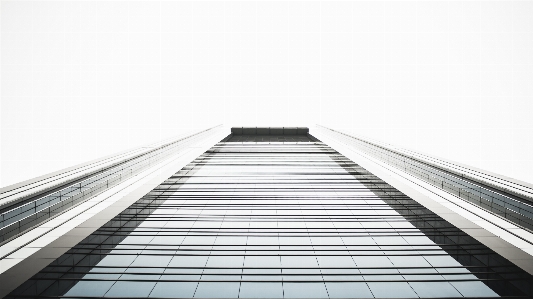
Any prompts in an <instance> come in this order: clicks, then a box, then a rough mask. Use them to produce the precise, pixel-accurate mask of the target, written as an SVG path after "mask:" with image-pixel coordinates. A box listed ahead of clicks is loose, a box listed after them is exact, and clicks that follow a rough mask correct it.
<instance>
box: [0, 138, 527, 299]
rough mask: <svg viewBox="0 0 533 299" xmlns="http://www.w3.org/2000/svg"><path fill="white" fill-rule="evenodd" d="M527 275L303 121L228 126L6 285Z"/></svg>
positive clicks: (311, 287) (352, 292)
mask: <svg viewBox="0 0 533 299" xmlns="http://www.w3.org/2000/svg"><path fill="white" fill-rule="evenodd" d="M531 281H532V279H531V275H530V274H528V273H526V272H525V271H523V270H521V269H520V268H518V267H517V266H515V265H514V264H512V263H510V262H509V261H507V260H506V259H504V258H503V257H501V256H500V255H498V254H497V253H495V252H494V251H492V250H491V249H489V248H488V247H486V246H485V245H482V244H481V243H479V242H478V241H476V240H475V239H473V238H472V237H470V236H468V235H467V234H466V233H464V232H463V231H461V230H460V229H458V228H456V227H455V226H453V225H451V224H450V223H448V222H446V221H444V220H443V219H442V218H440V217H439V216H438V215H436V214H434V213H433V212H431V211H430V210H428V209H426V208H424V207H423V206H422V205H420V204H418V203H417V202H416V201H414V200H412V199H410V198H409V197H407V196H406V195H404V194H402V193H401V192H399V191H397V190H396V189H395V188H393V187H392V186H391V185H389V184H387V183H386V182H384V181H383V180H381V179H380V178H378V177H376V176H374V175H373V174H372V173H370V172H368V171H367V170H365V169H363V168H362V167H360V166H359V165H358V164H356V163H354V162H353V161H350V160H348V159H347V158H346V157H344V156H343V155H341V154H339V153H338V152H337V151H335V150H334V149H332V148H331V147H329V146H328V145H326V144H324V143H323V142H321V141H320V140H318V139H316V138H315V137H313V136H312V135H310V134H309V133H308V130H307V129H306V128H297V129H291V130H283V129H276V128H264V129H261V128H257V129H255V128H254V129H246V128H244V129H243V128H233V129H232V134H230V135H229V136H228V137H226V138H225V139H223V140H222V141H221V142H219V143H218V144H216V145H215V146H213V147H212V148H211V149H210V150H208V151H207V152H205V153H204V154H202V155H201V156H199V157H198V158H197V159H195V160H194V161H193V162H191V163H190V164H189V165H187V166H186V167H184V168H183V169H181V170H180V171H178V172H177V173H175V174H174V175H173V176H172V177H170V178H169V179H167V180H166V181H164V182H163V183H161V184H160V185H159V186H158V187H157V188H155V189H154V190H152V191H151V192H150V193H148V194H146V195H145V196H144V197H142V198H141V199H139V200H138V201H137V202H135V203H134V204H133V205H131V206H130V207H129V208H128V209H126V210H124V211H123V212H122V213H120V214H119V215H118V216H116V217H115V218H114V219H112V220H111V221H109V222H108V223H106V224H105V225H103V226H102V227H100V228H98V229H97V230H96V231H95V232H94V233H92V234H91V235H89V236H88V237H87V238H85V239H84V240H83V241H82V242H80V243H78V244H77V245H76V246H74V247H73V248H71V249H70V250H69V251H67V252H66V253H65V254H64V255H62V256H61V257H60V258H58V259H56V260H55V261H53V262H52V263H51V264H50V265H49V266H47V267H46V268H44V269H43V270H41V271H40V272H39V273H37V274H36V275H34V276H33V277H32V278H31V279H29V280H28V281H26V282H25V283H23V284H22V285H20V286H19V287H18V288H17V289H16V290H14V291H13V292H11V294H10V295H9V296H8V297H10V298H22V297H25V298H44V297H62V298H79V297H84V298H86V297H127V298H130V297H154V298H157V297H159V298H392V297H396V298H434V297H444V298H448V297H474V298H479V297H530V296H531V294H532V292H531Z"/></svg>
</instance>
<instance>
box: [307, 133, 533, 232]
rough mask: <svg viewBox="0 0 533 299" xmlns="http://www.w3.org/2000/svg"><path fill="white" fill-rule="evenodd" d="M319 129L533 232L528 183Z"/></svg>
mask: <svg viewBox="0 0 533 299" xmlns="http://www.w3.org/2000/svg"><path fill="white" fill-rule="evenodd" d="M318 128H319V129H322V130H327V131H329V132H330V133H332V134H335V135H336V137H338V138H341V139H342V140H343V141H344V142H347V143H349V144H350V145H352V146H355V147H357V148H358V149H359V150H362V151H363V152H365V153H366V154H369V155H371V156H372V157H374V158H377V159H379V160H381V161H382V162H384V163H387V164H389V165H392V166H394V167H396V168H399V169H401V170H403V171H405V172H407V173H409V174H411V175H414V176H416V177H417V178H419V179H422V180H424V181H426V182H427V183H430V184H431V185H433V186H435V187H437V188H439V189H442V190H444V191H446V192H448V193H450V194H453V195H455V196H457V197H459V198H461V199H463V200H466V201H468V202H470V203H473V204H475V205H477V206H479V207H481V208H483V209H485V210H487V211H489V212H491V213H493V214H496V215H498V216H500V217H502V218H505V219H507V220H508V221H511V222H513V223H515V224H517V225H519V226H521V227H524V228H526V229H528V230H532V229H533V198H532V196H531V195H532V194H533V186H531V185H529V184H527V183H523V182H519V181H514V180H510V179H508V178H505V177H502V176H498V175H496V174H492V173H491V174H487V173H483V172H482V171H481V170H473V169H472V168H470V167H466V166H462V165H458V164H455V163H453V162H449V161H444V160H442V159H437V158H433V157H430V156H428V155H422V154H419V153H416V152H414V151H410V150H403V149H399V148H396V147H393V146H391V145H388V144H384V143H381V142H375V141H368V140H365V139H362V138H359V137H355V136H351V135H348V134H345V133H342V132H339V131H336V130H333V129H331V128H327V127H324V126H321V125H318Z"/></svg>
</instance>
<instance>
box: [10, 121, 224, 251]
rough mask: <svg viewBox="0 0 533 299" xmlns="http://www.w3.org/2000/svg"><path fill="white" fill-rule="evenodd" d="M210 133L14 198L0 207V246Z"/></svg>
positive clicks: (201, 133)
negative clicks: (36, 193) (47, 190)
mask: <svg viewBox="0 0 533 299" xmlns="http://www.w3.org/2000/svg"><path fill="white" fill-rule="evenodd" d="M215 128H216V127H215ZM213 129H214V128H210V129H207V130H204V131H201V132H199V133H196V134H194V135H191V136H187V137H184V138H181V139H178V140H174V141H172V142H169V143H164V144H162V145H159V146H156V147H151V148H146V149H145V150H143V151H141V153H138V154H136V155H134V156H128V158H124V159H122V161H120V162H118V163H116V162H115V163H113V165H112V166H109V167H105V168H103V169H100V170H98V171H96V172H93V173H91V174H89V175H85V176H84V175H83V174H82V176H81V177H75V178H71V179H70V181H72V180H73V179H74V180H75V181H76V182H75V183H66V184H61V183H59V186H58V185H54V186H50V187H48V188H49V189H50V190H53V191H50V192H48V193H46V192H45V193H44V194H40V195H37V196H34V197H31V198H29V199H28V198H21V200H23V201H22V202H20V203H18V204H17V199H16V198H15V199H12V200H11V201H10V202H9V203H8V204H4V205H3V206H0V244H1V243H4V242H6V241H8V240H10V239H12V238H14V237H16V236H18V235H20V234H21V233H23V232H25V231H27V230H29V229H31V228H32V227H35V226H36V225H39V224H41V223H43V222H45V221H48V220H49V219H52V218H54V217H55V216H57V215H59V214H61V213H63V212H65V211H67V210H69V209H70V208H72V207H75V206H77V205H79V204H81V203H83V202H85V201H87V200H89V199H90V198H92V197H94V196H96V195H98V194H100V193H102V192H104V191H105V190H108V189H109V188H111V187H113V186H115V185H118V184H120V183H121V182H123V181H125V180H127V179H128V178H131V177H132V176H134V175H136V174H138V173H140V172H142V171H144V170H146V169H148V168H150V167H151V166H153V165H155V164H157V163H159V162H161V161H163V160H164V159H166V158H168V157H170V156H171V155H174V154H177V153H179V152H180V150H181V149H183V148H184V147H187V145H189V144H190V143H191V142H194V141H195V140H196V139H197V138H199V137H201V136H205V135H210V133H212V132H211V131H212V130H213ZM82 173H83V172H82ZM58 189H59V190H58ZM23 193H24V192H21V194H23Z"/></svg>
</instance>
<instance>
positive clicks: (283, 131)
mask: <svg viewBox="0 0 533 299" xmlns="http://www.w3.org/2000/svg"><path fill="white" fill-rule="evenodd" d="M231 133H232V134H233V135H307V134H308V133H309V128H307V127H233V128H231Z"/></svg>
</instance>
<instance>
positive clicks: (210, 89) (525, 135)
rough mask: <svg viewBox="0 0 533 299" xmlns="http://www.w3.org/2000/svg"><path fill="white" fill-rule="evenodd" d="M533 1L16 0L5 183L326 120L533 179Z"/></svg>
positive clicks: (6, 67) (5, 32) (0, 179)
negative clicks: (247, 131)
mask: <svg viewBox="0 0 533 299" xmlns="http://www.w3.org/2000/svg"><path fill="white" fill-rule="evenodd" d="M532 16H533V1H516V2H515V1H490V2H489V1H487V2H484V1H439V2H437V1H428V0H425V1H410V2H404V1H392V2H389V1H386V2H384V1H340V2H335V1H323V2H319V1H305V2H299V1H237V2H229V1H214V2H208V1H162V2H158V1H147V2H142V1H131V2H130V1H106V2H95V1H68V2H66V1H65V2H62V1H55V2H48V1H36V2H31V1H2V2H1V106H0V109H1V167H0V170H1V173H0V185H1V186H6V185H10V184H13V183H16V182H19V181H22V180H25V179H29V178H32V177H35V176H38V175H42V174H45V173H48V172H52V171H55V170H59V169H61V168H65V167H68V166H72V165H74V164H78V163H82V162H85V161H88V160H91V159H96V158H98V157H101V156H104V155H108V154H112V153H114V152H118V151H121V150H124V149H128V148H131V147H135V146H139V145H143V144H146V143H148V142H152V141H157V140H159V139H160V138H166V137H169V136H173V135H177V134H179V133H182V132H184V131H188V130H197V129H200V128H204V127H206V126H211V125H216V124H219V123H225V124H227V125H236V126H310V125H313V124H316V123H319V124H323V125H326V126H329V127H332V128H335V129H338V130H344V131H346V132H352V133H353V134H356V135H362V136H369V137H371V138H374V139H378V140H382V141H385V142H389V143H392V144H395V145H398V146H403V147H407V148H410V149H414V150H418V151H421V152H425V153H429V154H432V155H434V156H439V157H444V158H448V159H450V160H454V161H458V162H461V163H464V164H469V165H473V166H476V167H479V168H482V169H487V170H490V171H493V172H496V173H501V174H503V175H507V176H511V177H514V178H517V179H521V180H525V181H528V182H533V172H532V171H531V169H532V168H533V158H532V154H531V153H533V140H532V138H533V137H532V135H533V134H532V133H533V117H532V111H533V18H532Z"/></svg>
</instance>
